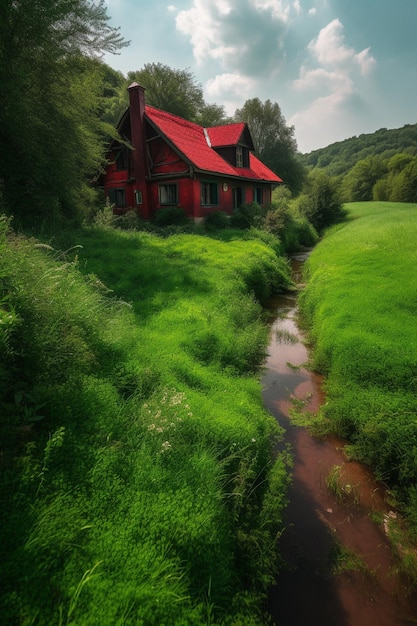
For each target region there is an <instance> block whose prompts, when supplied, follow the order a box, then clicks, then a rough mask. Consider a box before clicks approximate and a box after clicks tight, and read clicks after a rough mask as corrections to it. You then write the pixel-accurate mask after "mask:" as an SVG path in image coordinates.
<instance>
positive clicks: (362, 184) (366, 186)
mask: <svg viewBox="0 0 417 626" xmlns="http://www.w3.org/2000/svg"><path fill="white" fill-rule="evenodd" d="M385 173H386V165H385V162H384V160H383V159H382V158H381V157H379V156H370V157H367V158H366V159H362V160H361V161H358V162H357V163H356V165H354V166H353V167H352V169H351V170H350V172H349V173H348V174H347V175H346V176H345V178H344V180H343V195H344V198H345V199H346V200H347V201H350V202H364V201H367V200H372V190H373V188H374V186H375V184H376V183H377V182H378V181H379V180H380V179H381V178H383V176H384V175H385Z"/></svg>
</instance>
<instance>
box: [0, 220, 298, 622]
mask: <svg viewBox="0 0 417 626" xmlns="http://www.w3.org/2000/svg"><path fill="white" fill-rule="evenodd" d="M0 231H1V232H0V252H1V288H2V291H1V306H0V316H1V325H0V356H1V358H0V379H1V392H0V408H1V415H2V419H1V466H2V480H1V508H2V510H1V515H2V521H3V523H2V531H1V549H0V550H1V565H0V584H1V587H2V601H1V614H2V619H3V620H4V621H5V623H10V624H12V623H22V624H33V625H35V624H39V625H44V624H60V625H64V624H67V625H69V624H71V625H80V626H81V625H82V626H84V625H89V624H91V625H93V624H100V625H104V624H109V625H110V624H111V625H113V624H132V625H133V624H134V625H139V624H144V625H145V624H146V625H149V626H152V625H158V626H159V625H161V624H166V625H169V624H183V625H187V624H189V625H190V626H191V625H195V624H252V623H257V624H261V623H264V621H266V618H265V617H264V615H263V610H262V600H263V598H264V594H265V591H266V588H267V585H268V584H269V583H270V582H271V580H272V576H273V572H274V568H275V565H276V558H275V540H276V537H277V536H278V535H279V532H280V529H281V527H282V510H283V506H284V503H285V493H286V484H287V480H288V478H287V469H286V468H287V459H286V457H285V455H281V456H279V458H278V459H277V460H276V461H275V462H274V461H273V454H272V451H273V445H274V440H276V439H277V438H279V437H280V430H279V428H278V427H277V425H276V423H275V421H274V420H273V419H272V417H271V416H270V415H269V414H267V413H266V411H265V410H264V408H263V406H262V401H261V393H260V384H259V380H258V377H257V374H256V372H257V368H258V366H259V364H260V363H261V362H262V359H263V356H264V351H265V347H266V340H267V332H266V330H265V327H264V324H263V323H262V315H261V308H260V304H259V300H262V299H264V298H266V297H268V295H269V294H270V293H272V292H274V291H276V290H279V289H282V288H283V287H285V285H287V284H288V282H289V273H288V266H287V264H286V262H284V261H283V260H282V259H279V258H278V257H277V256H276V255H275V253H274V252H273V251H272V250H271V248H269V247H268V246H267V245H266V244H265V243H262V242H260V241H259V240H258V241H256V240H254V241H246V242H243V241H230V242H221V241H215V240H212V239H209V238H206V237H199V236H195V235H178V236H173V237H168V238H166V239H162V238H159V237H156V236H154V235H150V234H148V233H128V232H121V231H115V230H111V229H93V230H90V231H86V232H85V233H77V235H76V239H77V244H78V245H79V246H82V247H77V248H76V249H71V250H68V251H67V252H66V253H65V254H63V253H58V252H56V251H55V250H53V249H52V247H50V246H45V245H40V244H39V243H38V242H36V241H34V240H28V239H25V238H19V237H16V236H15V235H13V233H12V232H11V231H10V230H9V229H8V225H7V223H6V222H5V221H4V220H3V221H2V222H1V228H0Z"/></svg>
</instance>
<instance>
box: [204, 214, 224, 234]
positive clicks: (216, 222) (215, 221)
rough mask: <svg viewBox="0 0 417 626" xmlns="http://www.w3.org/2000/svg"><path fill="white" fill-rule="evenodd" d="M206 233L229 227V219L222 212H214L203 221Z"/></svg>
mask: <svg viewBox="0 0 417 626" xmlns="http://www.w3.org/2000/svg"><path fill="white" fill-rule="evenodd" d="M204 226H205V228H206V230H207V231H213V230H219V229H223V228H228V227H229V226H230V217H229V216H228V215H226V213H225V212H224V211H214V212H213V213H210V215H207V217H206V218H205V220H204Z"/></svg>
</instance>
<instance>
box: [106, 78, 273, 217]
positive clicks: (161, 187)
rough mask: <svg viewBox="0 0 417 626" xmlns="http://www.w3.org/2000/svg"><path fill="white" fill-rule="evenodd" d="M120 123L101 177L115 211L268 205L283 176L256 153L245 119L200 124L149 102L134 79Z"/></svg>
mask: <svg viewBox="0 0 417 626" xmlns="http://www.w3.org/2000/svg"><path fill="white" fill-rule="evenodd" d="M128 91H129V108H128V110H127V111H126V113H125V114H124V115H123V117H122V119H121V120H120V122H119V125H118V131H119V135H120V136H121V138H122V140H123V141H113V143H112V144H111V145H110V148H109V153H108V163H107V166H106V170H105V173H104V175H103V178H102V181H103V185H104V192H105V195H106V199H108V201H109V202H110V203H111V204H112V205H113V206H114V211H115V213H117V214H123V213H126V212H127V211H131V210H134V211H135V212H136V213H137V214H138V215H139V217H141V218H143V219H152V218H153V217H154V215H155V213H156V212H157V211H158V210H159V209H161V208H164V207H172V206H179V207H182V208H183V209H184V211H185V213H186V214H187V216H188V217H190V218H192V219H194V220H195V221H201V220H203V219H204V218H205V217H207V216H208V215H209V214H210V213H213V212H214V211H219V210H220V211H224V212H225V213H227V214H229V215H231V214H232V213H233V211H234V209H236V208H237V207H239V206H240V205H242V204H245V203H250V202H257V203H258V204H260V205H261V206H267V205H269V204H270V202H271V194H272V189H273V188H274V186H275V185H277V184H279V183H282V180H281V178H280V177H279V176H277V175H276V174H275V173H274V172H272V171H271V170H270V169H269V168H268V167H266V165H264V164H263V163H262V162H261V161H260V160H259V159H258V158H257V157H256V156H255V154H254V145H253V141H252V138H251V135H250V132H249V128H248V126H247V124H245V123H243V122H240V123H236V124H227V125H223V126H215V127H212V128H203V127H202V126H199V125H198V124H194V123H192V122H188V121H187V120H184V119H182V118H180V117H178V116H176V115H173V114H171V113H167V112H165V111H161V110H160V109H156V108H155V107H151V106H149V105H146V103H145V91H144V89H143V88H142V87H141V86H140V85H138V84H137V83H132V84H131V85H130V87H129V88H128Z"/></svg>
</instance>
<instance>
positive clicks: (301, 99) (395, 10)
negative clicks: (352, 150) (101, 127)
mask: <svg viewBox="0 0 417 626" xmlns="http://www.w3.org/2000/svg"><path fill="white" fill-rule="evenodd" d="M105 4H106V5H107V13H108V15H109V16H110V22H109V24H110V25H111V26H114V27H120V31H121V34H122V35H123V37H124V38H125V39H126V40H129V41H130V45H129V46H128V47H126V48H123V49H121V50H120V54H118V55H106V56H105V57H104V61H105V62H106V63H107V64H108V65H110V66H111V67H113V68H114V69H116V70H120V71H121V72H123V74H125V75H126V74H127V72H129V71H135V70H140V69H142V68H143V66H144V65H145V64H146V63H162V64H163V65H167V66H169V67H170V68H172V69H176V70H188V71H190V72H191V74H192V75H193V76H194V78H195V82H196V83H197V84H199V85H201V86H202V88H203V92H204V99H205V101H206V102H207V103H215V104H217V105H223V106H224V108H225V111H226V113H227V114H228V115H233V114H234V112H235V111H236V109H238V108H241V107H242V105H243V104H244V103H245V102H246V100H248V99H250V98H259V99H260V100H261V101H262V102H266V101H267V100H270V101H271V102H272V103H275V102H276V103H278V104H279V106H280V109H281V112H282V114H283V116H284V118H285V120H286V123H287V125H289V126H294V136H295V139H296V141H297V145H298V149H299V151H300V152H302V153H306V152H310V151H311V150H315V149H318V148H322V147H326V146H328V145H329V144H331V143H334V142H336V141H342V140H343V139H347V138H350V137H354V136H358V135H361V134H362V133H373V132H375V131H376V130H378V129H380V128H400V127H402V126H404V124H416V123H417V32H416V29H417V0H105Z"/></svg>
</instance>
